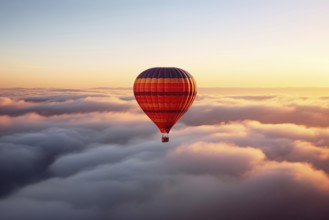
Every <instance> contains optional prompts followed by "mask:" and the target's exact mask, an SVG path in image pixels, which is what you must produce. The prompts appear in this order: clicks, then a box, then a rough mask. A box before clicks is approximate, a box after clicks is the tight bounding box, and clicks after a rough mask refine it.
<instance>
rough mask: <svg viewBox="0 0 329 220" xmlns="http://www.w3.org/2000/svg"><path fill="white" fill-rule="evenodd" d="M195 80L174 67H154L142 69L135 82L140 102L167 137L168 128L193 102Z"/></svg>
mask: <svg viewBox="0 0 329 220" xmlns="http://www.w3.org/2000/svg"><path fill="white" fill-rule="evenodd" d="M196 93H197V91H196V84H195V81H194V79H193V77H192V75H191V74H189V73H188V72H187V71H185V70H182V69H180V68H175V67H156V68H151V69H147V70H145V71H143V72H142V73H141V74H139V76H138V77H137V78H136V80H135V83H134V95H135V98H136V101H137V102H138V104H139V106H140V107H141V108H142V110H143V111H144V112H145V114H146V115H147V116H148V117H149V118H150V119H151V120H152V121H153V122H154V124H155V125H156V126H157V127H158V128H159V130H160V132H161V133H162V142H168V141H169V135H168V134H169V132H170V129H171V128H172V127H173V126H174V125H175V123H176V122H177V121H178V120H179V119H180V118H181V117H182V116H183V115H184V113H185V112H187V110H188V109H189V107H190V106H191V105H192V103H193V101H194V99H195V96H196Z"/></svg>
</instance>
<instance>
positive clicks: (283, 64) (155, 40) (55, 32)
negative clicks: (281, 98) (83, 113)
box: [0, 0, 329, 88]
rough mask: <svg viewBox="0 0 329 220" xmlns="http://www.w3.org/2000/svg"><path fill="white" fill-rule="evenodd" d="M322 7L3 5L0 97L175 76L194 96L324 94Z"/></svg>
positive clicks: (77, 1) (149, 2)
mask: <svg viewBox="0 0 329 220" xmlns="http://www.w3.org/2000/svg"><path fill="white" fill-rule="evenodd" d="M328 10H329V1H326V0H313V1H308V0H288V1H287V0H276V1H263V0H235V1H220V0H218V1H215V0H214V1H211V0H205V1H195V0H178V1H177V0H168V1H154V0H140V1H133V0H130V1H128V0H122V1H105V0H104V1H102V0H97V1H85V0H68V1H64V0H58V1H52V0H50V1H41V0H30V1H25V0H2V1H0V27H1V34H0V48H1V50H0V75H1V81H0V87H2V88H10V87H39V88H40V87H42V88H44V87H58V88H67V87H70V88H90V87H104V86H106V87H113V86H115V87H130V86H132V84H133V81H134V79H135V77H136V76H137V75H138V74H139V73H140V72H142V71H143V70H145V69H147V68H150V67H155V66H177V67H181V68H183V69H185V70H187V71H189V72H190V73H192V74H193V75H194V77H195V78H196V80H197V82H198V85H199V86H200V87H327V86H329V83H328V82H329V74H328V72H329V62H328V60H329V43H328V39H329V22H328V21H329V13H328Z"/></svg>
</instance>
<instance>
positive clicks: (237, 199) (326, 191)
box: [0, 88, 329, 220]
mask: <svg viewBox="0 0 329 220" xmlns="http://www.w3.org/2000/svg"><path fill="white" fill-rule="evenodd" d="M328 115H329V98H328V97H326V96H320V95H317V96H307V95H305V94H303V95H298V94H292V93H285V92H282V93H280V92H277V91H276V92H273V91H272V92H271V91H266V90H261V91H258V92H257V91H256V92H255V91H253V92H250V91H249V92H248V91H246V90H241V91H234V92H230V91H226V92H223V90H214V89H213V90H210V89H209V90H206V89H203V90H202V89H201V90H200V91H199V94H198V97H197V99H196V101H195V103H194V105H193V106H192V107H191V109H190V111H189V112H188V113H186V115H185V116H184V117H183V118H182V119H181V120H180V122H179V123H177V124H176V125H175V127H174V128H173V129H172V131H171V133H170V142H169V143H166V144H163V143H161V142H160V138H161V135H160V133H159V131H158V130H157V128H156V127H155V126H154V124H153V123H152V122H151V121H150V120H149V119H148V118H147V117H146V116H145V115H144V113H143V112H142V110H141V109H140V108H139V106H138V105H137V103H136V101H135V100H134V97H133V94H132V91H131V90H130V89H111V88H95V89H86V90H74V89H1V90H0V219H1V220H20V219H22V220H35V219H47V220H52V219H54V220H61V219H64V220H66V219H67V220H75V219H77V220H107V219H110V220H139V219H141V220H154V219H157V220H161V219H163V220H168V219H170V220H183V219H188V220H218V219H224V220H241V219H243V220H248V219H250V220H252V219H266V220H271V219H273V220H274V219H278V220H285V219H287V220H291V219H298V220H304V219H310V220H311V219H312V220H322V219H323V220H327V219H328V216H329V208H328V205H329V177H328V173H329V163H328V162H329V147H328V146H329V117H328Z"/></svg>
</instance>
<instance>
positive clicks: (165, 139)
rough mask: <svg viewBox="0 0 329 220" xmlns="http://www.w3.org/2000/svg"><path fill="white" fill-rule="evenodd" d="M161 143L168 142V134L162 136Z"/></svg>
mask: <svg viewBox="0 0 329 220" xmlns="http://www.w3.org/2000/svg"><path fill="white" fill-rule="evenodd" d="M161 141H162V143H166V142H169V136H168V134H167V133H166V134H162V138H161Z"/></svg>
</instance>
